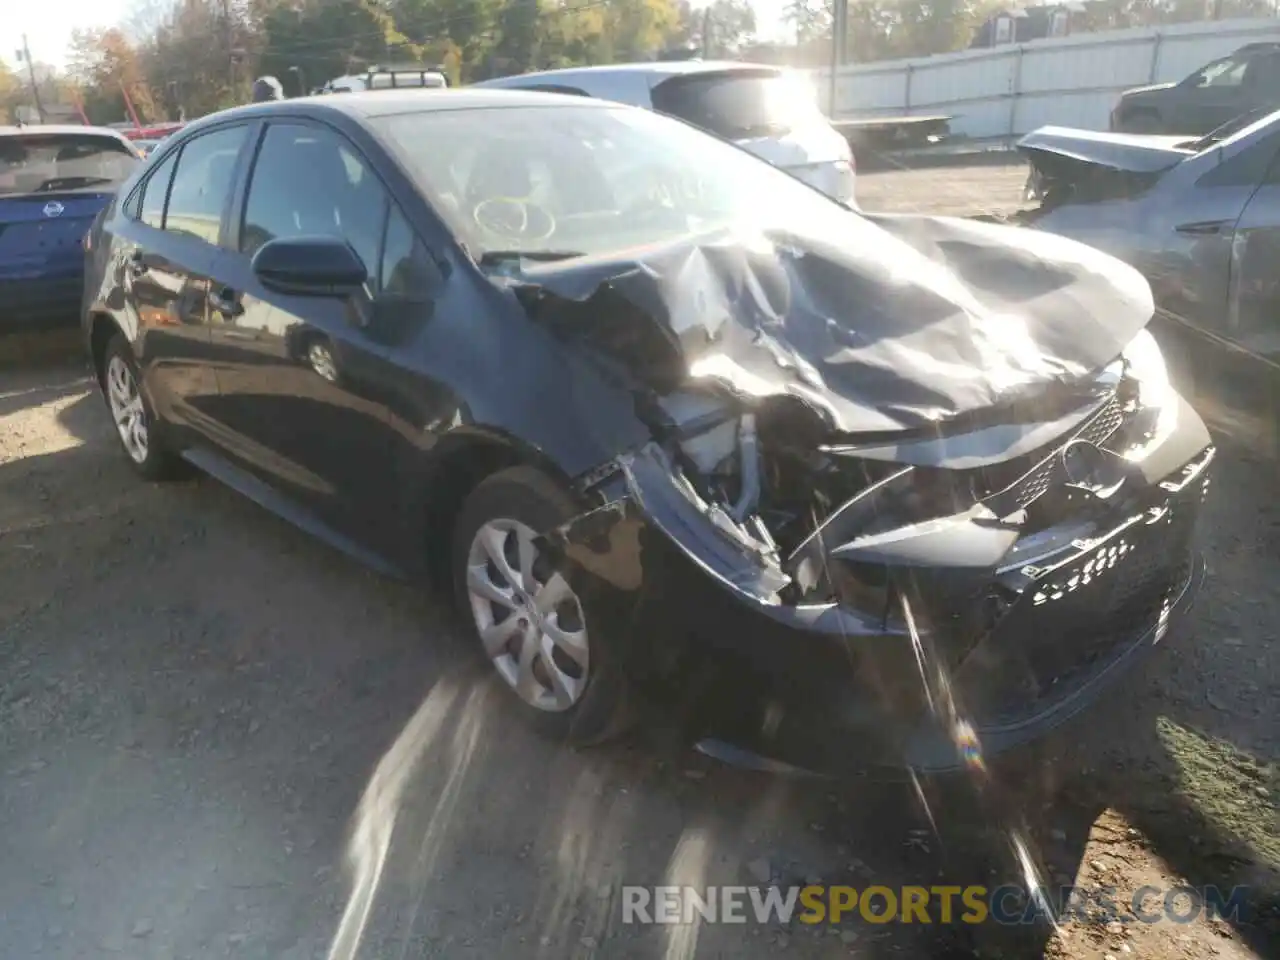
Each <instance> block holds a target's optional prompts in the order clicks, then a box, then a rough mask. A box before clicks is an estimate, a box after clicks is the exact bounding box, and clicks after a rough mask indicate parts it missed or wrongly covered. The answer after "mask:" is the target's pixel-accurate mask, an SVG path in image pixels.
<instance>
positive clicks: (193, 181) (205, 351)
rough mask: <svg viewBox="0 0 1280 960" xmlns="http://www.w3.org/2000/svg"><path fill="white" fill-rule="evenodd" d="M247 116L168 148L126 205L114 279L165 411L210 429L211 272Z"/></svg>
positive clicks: (213, 391) (213, 382) (147, 377)
mask: <svg viewBox="0 0 1280 960" xmlns="http://www.w3.org/2000/svg"><path fill="white" fill-rule="evenodd" d="M251 126H252V125H250V124H246V123H239V124H232V125H228V126H222V127H217V128H215V129H213V130H210V131H208V132H205V133H201V134H199V135H197V136H195V137H193V138H192V139H190V140H187V141H186V142H185V143H183V144H182V145H181V146H180V147H179V148H178V149H176V150H173V151H170V152H169V153H168V154H167V155H166V156H165V157H163V158H161V159H160V160H159V161H158V162H157V163H156V164H155V169H154V170H152V171H150V172H149V174H148V176H147V177H146V179H145V180H144V181H143V182H142V184H141V185H140V187H139V188H138V189H137V190H135V191H134V193H133V194H132V195H131V196H130V197H129V200H128V202H127V203H126V204H125V210H124V218H123V223H122V225H120V226H119V227H118V228H117V230H116V232H117V234H118V236H119V243H118V247H119V250H120V260H119V262H118V263H117V264H116V269H117V270H118V271H119V274H120V280H119V284H120V286H121V288H122V289H123V290H124V292H125V300H126V303H127V304H128V307H129V309H130V312H131V313H132V314H133V315H134V318H135V322H136V325H137V330H138V337H137V338H136V343H135V350H136V352H137V354H138V358H139V361H140V362H141V364H142V366H143V377H144V381H145V383H146V385H147V387H148V390H149V391H150V393H151V396H152V400H153V403H154V404H155V405H156V406H157V408H158V410H159V412H160V413H161V415H162V416H164V417H165V418H166V419H167V420H169V421H170V422H172V423H176V424H179V425H188V426H191V427H194V428H196V429H197V430H199V431H201V432H205V433H208V432H209V430H210V428H211V427H212V425H213V421H212V420H211V418H210V416H209V414H210V410H209V404H210V403H211V402H212V401H213V400H214V399H216V397H217V395H218V385H217V379H216V377H215V376H214V373H213V369H212V367H211V356H210V350H209V310H210V308H209V274H210V271H211V269H212V266H213V261H214V258H215V257H216V256H217V253H218V242H219V235H220V232H221V230H222V224H223V220H224V216H225V211H226V208H227V207H228V205H229V203H230V200H231V190H232V186H233V183H234V179H235V171H236V167H237V164H238V162H239V159H240V153H241V150H242V148H243V147H244V145H245V143H246V142H247V140H248V134H249V131H250V129H251Z"/></svg>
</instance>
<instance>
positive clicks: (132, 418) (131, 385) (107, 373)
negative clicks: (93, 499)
mask: <svg viewBox="0 0 1280 960" xmlns="http://www.w3.org/2000/svg"><path fill="white" fill-rule="evenodd" d="M141 380H142V378H141V377H140V375H139V373H138V365H137V363H136V362H135V361H134V359H133V351H132V350H131V349H130V348H129V344H128V343H127V342H126V341H125V339H124V337H123V336H122V335H121V334H118V333H117V334H116V335H115V336H114V337H112V338H111V341H110V343H108V344H107V349H106V351H105V352H104V354H103V360H102V393H103V396H104V397H105V398H106V401H107V409H108V410H109V411H110V412H111V420H112V422H113V424H114V425H115V428H116V437H117V439H118V440H119V441H120V448H121V450H123V451H124V455H125V457H126V458H127V459H128V461H129V465H130V466H132V467H133V469H134V470H135V471H137V472H138V473H139V474H140V475H141V476H142V477H144V478H145V479H147V480H166V479H169V478H171V477H173V476H176V475H178V474H179V473H180V472H181V470H180V461H179V460H178V458H177V457H176V456H174V455H173V454H172V453H170V452H169V450H168V449H166V448H165V447H164V445H163V443H162V441H161V438H160V437H159V436H158V435H157V433H156V429H155V426H156V417H155V413H154V412H153V411H152V409H151V405H150V404H149V403H148V402H147V398H146V397H145V396H144V395H143V393H142V389H141V387H140V386H139V384H140V383H141Z"/></svg>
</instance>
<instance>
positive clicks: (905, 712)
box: [549, 397, 1214, 776]
mask: <svg viewBox="0 0 1280 960" xmlns="http://www.w3.org/2000/svg"><path fill="white" fill-rule="evenodd" d="M1171 406H1172V408H1173V409H1172V412H1173V414H1175V416H1173V417H1172V418H1171V421H1170V422H1172V423H1173V424H1174V426H1173V427H1172V429H1171V430H1170V431H1169V432H1168V433H1167V435H1165V436H1163V437H1162V438H1161V440H1160V442H1159V443H1158V445H1155V446H1154V448H1153V449H1151V450H1149V451H1147V452H1145V453H1144V454H1143V455H1142V456H1141V457H1139V458H1136V459H1135V460H1134V461H1133V463H1132V464H1131V465H1130V467H1129V468H1128V474H1127V477H1126V480H1125V482H1124V484H1123V488H1122V490H1121V492H1120V493H1119V494H1116V495H1115V496H1114V497H1111V498H1110V499H1108V500H1106V502H1105V504H1102V502H1101V501H1098V502H1094V503H1092V504H1091V505H1090V507H1091V510H1090V518H1091V519H1090V522H1089V523H1088V524H1087V525H1085V528H1080V527H1079V526H1078V525H1074V526H1073V525H1071V524H1064V525H1062V526H1061V527H1060V528H1054V529H1051V530H1042V531H1038V532H1037V533H1036V534H1035V535H1028V536H1019V532H1018V531H1017V530H1016V529H1012V530H1011V529H1010V528H1009V526H1008V525H1007V524H1002V523H999V522H996V523H989V522H983V521H980V520H974V519H973V517H972V516H970V514H971V513H972V511H970V512H967V513H966V514H963V515H959V516H958V517H955V518H943V520H942V521H938V522H936V523H933V522H931V523H930V524H919V525H916V526H915V527H914V528H913V529H914V530H916V531H917V533H916V534H915V535H914V536H913V537H910V538H905V540H904V539H899V540H898V541H893V540H892V538H890V542H889V545H888V547H887V548H884V549H883V551H882V552H883V555H884V556H886V557H889V561H888V562H890V563H892V564H897V565H898V566H894V567H892V568H891V575H892V579H893V583H894V585H895V588H896V591H897V592H896V597H897V601H898V605H897V607H896V609H895V612H894V614H893V615H879V614H872V613H867V612H865V611H863V610H862V609H859V608H855V607H854V606H852V605H850V604H847V603H839V602H832V603H816V604H797V605H792V604H787V603H782V602H779V601H778V598H777V596H776V590H777V586H776V583H775V582H774V580H773V577H774V571H773V570H771V569H770V567H769V565H768V564H767V563H764V562H762V560H761V558H759V557H758V556H754V555H753V554H752V551H751V550H750V549H749V547H748V546H747V545H744V544H742V543H739V542H736V541H734V539H733V538H732V537H728V536H725V535H724V533H723V531H722V530H720V529H718V528H717V527H716V526H715V525H714V524H713V523H710V522H708V518H707V516H706V515H705V513H704V512H703V511H702V510H700V509H699V508H698V507H697V506H696V505H695V504H694V503H693V502H691V501H690V500H689V499H688V498H687V497H686V496H685V495H684V494H683V493H682V491H681V490H680V488H679V485H678V483H677V482H676V481H675V480H674V479H673V478H672V476H671V474H670V472H669V471H668V469H667V468H666V463H665V460H664V458H663V456H662V454H661V451H660V450H659V449H658V448H656V447H647V448H645V449H643V450H640V451H638V452H636V453H634V454H633V455H631V456H629V457H626V458H623V459H620V460H619V461H617V462H616V463H614V464H611V465H609V466H608V467H606V468H604V469H602V470H601V471H599V472H598V473H597V475H596V476H594V477H591V478H587V480H586V483H587V485H589V486H590V487H591V488H592V489H594V490H596V491H598V492H599V493H600V494H601V496H602V497H603V500H604V501H605V503H604V505H603V506H601V507H600V508H598V509H596V510H594V511H592V512H590V513H587V514H584V515H582V516H580V517H578V518H576V519H575V520H574V521H572V522H571V523H570V524H568V525H567V526H565V527H564V528H562V529H561V530H559V531H556V532H555V533H554V534H552V535H551V536H550V537H549V541H550V542H551V543H552V544H553V545H554V546H555V547H557V548H558V550H559V552H560V553H561V555H562V557H563V560H564V562H565V565H566V567H567V569H568V570H569V572H570V575H571V576H572V577H573V578H575V579H576V580H577V581H578V584H579V586H580V588H581V589H582V590H583V591H585V592H587V593H590V594H593V595H595V596H596V597H603V598H607V600H606V602H607V603H609V604H610V605H611V606H612V608H613V615H614V616H616V617H617V622H618V623H621V624H626V625H628V628H629V629H628V630H627V636H626V638H625V640H624V643H625V649H626V651H627V656H628V660H629V663H630V664H631V666H632V669H633V672H637V673H640V674H644V673H645V672H646V671H652V677H650V679H655V678H656V679H657V680H658V681H659V682H660V683H670V682H672V681H674V682H675V683H677V684H678V683H679V682H680V681H681V679H682V677H681V676H680V673H681V671H683V670H684V669H685V665H686V664H688V663H689V662H690V659H689V658H690V656H692V657H693V658H695V659H700V660H701V661H702V663H704V664H706V663H709V664H711V665H712V672H713V673H714V674H717V675H719V676H720V677H721V678H722V679H723V680H724V686H725V688H726V689H727V690H728V691H729V695H728V697H727V698H724V699H725V700H726V702H727V703H728V704H729V707H728V709H722V710H720V711H719V712H718V713H715V714H711V715H708V716H707V717H706V727H705V729H703V730H702V731H700V733H701V734H702V735H703V736H704V738H705V739H704V740H703V743H702V745H703V747H704V748H705V749H706V750H707V751H708V752H712V753H716V754H719V755H720V756H723V757H726V758H728V759H735V760H738V761H743V760H749V761H751V762H758V763H762V764H765V765H769V766H788V767H792V768H799V769H802V770H807V771H813V772H819V773H823V774H829V775H836V776H839V775H853V774H857V773H860V772H862V771H865V770H866V769H867V768H868V767H897V768H901V767H904V766H905V767H908V768H911V769H912V770H916V771H920V772H945V771H949V770H955V769H960V768H962V767H964V766H965V765H966V764H968V763H972V761H973V756H974V753H975V751H977V752H979V753H980V755H981V756H982V757H984V758H989V757H992V756H994V755H996V754H999V753H1002V752H1004V751H1006V750H1009V749H1011V748H1013V747H1017V746H1019V745H1022V744H1025V743H1028V742H1030V741H1033V740H1035V739H1037V738H1039V737H1040V736H1042V735H1043V734H1045V733H1047V732H1048V731H1049V730H1051V729H1053V728H1054V727H1056V726H1058V725H1060V724H1061V723H1063V722H1065V721H1066V720H1068V719H1069V718H1071V717H1072V716H1074V715H1075V714H1077V713H1078V712H1079V711H1080V710H1082V709H1083V708H1085V707H1086V706H1087V705H1088V704H1089V703H1091V702H1092V701H1093V700H1095V699H1096V698H1097V697H1098V696H1099V695H1100V694H1101V693H1102V691H1103V690H1104V689H1105V687H1106V686H1107V684H1108V683H1109V682H1110V681H1111V680H1113V679H1115V678H1116V677H1117V676H1118V675H1119V674H1120V673H1121V672H1122V668H1123V667H1124V666H1125V665H1126V664H1127V663H1129V662H1130V661H1132V660H1133V659H1134V658H1135V657H1136V656H1137V655H1138V654H1140V653H1141V652H1142V651H1144V650H1149V649H1150V648H1152V647H1154V646H1155V645H1156V644H1157V643H1159V642H1160V640H1161V639H1162V638H1164V637H1165V636H1166V635H1167V633H1168V632H1169V630H1170V629H1171V628H1172V627H1173V626H1174V625H1175V624H1176V623H1177V621H1178V620H1179V619H1180V618H1181V616H1182V615H1183V614H1184V613H1185V612H1186V610H1187V609H1188V608H1189V606H1190V604H1191V602H1192V600H1193V598H1194V596H1195V594H1196V592H1197V588H1198V586H1199V584H1200V580H1201V578H1202V575H1203V566H1202V563H1201V561H1200V559H1199V556H1198V554H1197V553H1196V550H1195V542H1194V541H1195V537H1194V533H1195V526H1196V520H1197V516H1198V513H1199V508H1200V504H1201V503H1202V501H1203V499H1204V497H1205V494H1206V491H1207V489H1208V485H1209V470H1208V468H1209V465H1210V463H1211V461H1212V459H1213V456H1214V449H1213V447H1212V445H1211V443H1210V438H1209V435H1208V432H1207V430H1206V429H1205V427H1204V425H1203V423H1202V422H1201V420H1200V419H1199V417H1198V416H1197V415H1196V414H1195V412H1194V411H1193V410H1192V409H1191V408H1190V406H1188V405H1187V404H1186V403H1185V402H1184V401H1182V400H1181V398H1177V397H1174V398H1172V400H1171ZM1064 449H1065V447H1064ZM1033 480H1034V482H1036V483H1042V484H1050V483H1060V482H1063V478H1062V477H1061V476H1057V475H1048V474H1046V475H1045V476H1043V477H1038V478H1033ZM1100 504H1101V505H1100ZM838 512H839V511H837V513H838ZM948 523H951V524H952V526H951V527H950V528H948ZM931 526H932V527H936V529H937V532H938V533H939V537H940V539H941V540H942V541H945V548H944V549H942V550H941V551H939V550H938V549H937V544H936V543H935V541H934V540H933V539H931V535H930V536H920V535H919V533H918V531H920V530H922V529H923V530H927V529H929V528H930V527H931ZM957 531H959V533H960V535H959V536H957ZM884 542H885V541H884V540H883V539H882V540H880V541H878V548H883V546H884ZM850 546H851V545H850V544H847V543H842V542H841V541H840V540H837V541H836V542H835V543H828V544H827V545H825V546H824V548H823V550H824V554H825V556H824V561H825V562H828V563H839V562H842V561H841V557H842V556H843V557H846V558H848V557H849V556H850V555H851V553H852V552H853V551H851V550H850ZM948 551H949V552H948ZM862 555H863V556H866V555H867V554H866V551H865V550H864V551H863V554H862ZM990 557H998V560H995V561H993V562H990V563H989V565H988V560H987V559H986V558H990ZM908 608H910V609H908ZM904 614H905V615H904ZM673 671H674V674H675V675H674V676H673ZM960 728H962V729H963V731H964V733H963V736H960V735H958V734H957V730H958V729H960Z"/></svg>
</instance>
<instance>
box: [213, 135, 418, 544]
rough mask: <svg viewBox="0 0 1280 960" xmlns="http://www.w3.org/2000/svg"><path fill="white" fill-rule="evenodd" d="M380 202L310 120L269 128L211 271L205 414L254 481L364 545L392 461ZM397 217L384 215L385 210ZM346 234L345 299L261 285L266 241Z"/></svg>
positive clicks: (393, 487) (382, 514)
mask: <svg viewBox="0 0 1280 960" xmlns="http://www.w3.org/2000/svg"><path fill="white" fill-rule="evenodd" d="M391 209H392V207H391V203H390V200H389V197H388V194H387V191H386V190H385V189H384V187H383V185H382V183H381V181H380V180H379V179H378V177H377V175H376V174H374V172H373V171H372V170H371V169H370V167H369V165H368V164H367V163H366V162H365V161H364V159H363V158H362V156H361V155H360V153H359V152H358V150H357V149H356V148H355V147H353V146H352V145H351V144H350V143H349V142H348V141H347V140H346V139H345V138H344V137H343V136H342V135H340V134H339V133H337V132H336V131H334V130H332V129H330V128H328V127H325V126H322V125H318V124H310V123H303V122H300V121H289V122H279V123H272V124H270V125H268V126H267V128H266V130H265V132H264V133H263V139H262V143H261V145H260V148H259V150H258V155H257V159H256V161H255V163H254V166H253V169H252V170H251V171H250V173H249V182H248V186H247V189H246V191H245V199H244V211H243V217H242V219H241V223H240V225H239V227H238V229H237V231H236V234H237V236H236V237H235V241H234V246H235V249H234V250H231V251H227V252H226V253H225V254H224V255H222V256H221V257H220V258H219V260H218V262H217V264H216V265H215V270H214V282H213V287H212V290H211V298H210V303H211V304H212V309H213V311H214V317H213V320H212V323H211V331H212V332H211V340H212V344H213V349H214V352H215V356H216V362H217V366H216V369H217V373H218V385H219V393H220V396H219V400H218V418H219V420H220V422H221V424H222V425H223V426H224V427H225V428H226V430H227V433H228V437H229V449H230V450H231V452H232V453H233V454H234V456H235V457H236V458H237V459H238V460H239V461H240V463H241V465H243V466H246V467H248V468H249V469H250V470H251V471H253V472H254V473H255V474H256V475H257V476H258V477H259V478H260V479H262V480H264V481H266V482H267V483H268V484H270V485H271V486H273V487H275V488H276V489H277V490H279V491H280V492H282V493H284V494H285V495H287V496H288V497H290V498H291V499H293V500H295V501H297V502H299V503H301V504H303V505H305V506H307V507H309V508H311V509H312V510H313V512H315V513H316V514H318V515H319V516H320V518H321V519H322V520H324V521H325V522H326V523H328V524H329V525H331V526H333V527H334V528H336V529H337V530H339V531H340V532H342V533H344V534H345V535H347V536H350V537H353V538H354V539H356V540H358V541H360V542H362V543H365V544H368V545H373V546H376V547H382V546H385V545H387V544H389V543H393V542H394V540H395V535H396V533H397V532H398V531H396V529H395V527H396V518H397V516H398V515H399V509H400V504H399V503H398V502H397V500H396V496H397V493H398V487H399V484H398V482H397V480H398V477H399V470H400V465H401V463H402V457H403V456H404V455H405V454H406V452H407V450H408V448H409V447H411V446H412V442H413V437H412V436H411V435H407V431H406V430H404V429H402V427H403V426H404V425H403V424H402V423H401V421H400V419H399V418H398V417H397V415H396V414H395V412H394V411H395V410H396V409H397V406H398V405H397V403H396V401H395V394H396V390H397V388H398V385H399V383H400V377H401V374H400V373H399V371H398V369H397V366H396V365H395V364H394V363H393V362H392V361H391V356H392V352H393V349H394V347H395V344H394V343H387V342H383V341H381V340H380V339H379V337H378V331H377V330H376V329H375V328H374V327H372V326H371V325H370V321H371V318H372V311H373V310H374V303H375V300H376V298H377V295H378V292H379V286H380V278H379V273H380V263H381V258H380V251H381V250H382V248H383V246H384V233H385V231H386V225H387V219H388V212H389V211H390V210H391ZM398 216H399V215H398V213H397V217H398ZM316 235H326V236H335V237H339V238H341V239H344V240H346V241H347V242H348V243H349V244H350V245H351V247H352V248H353V249H354V250H355V251H356V253H357V254H358V255H359V257H360V259H361V260H362V261H363V262H364V264H365V268H366V270H367V271H368V280H367V282H366V285H365V289H364V291H363V293H362V294H361V295H359V296H357V297H355V298H341V297H329V296H295V295H290V294H282V293H278V292H275V291H272V290H270V289H268V288H266V287H264V286H263V285H262V284H261V283H260V282H259V281H258V279H257V278H256V277H255V276H254V273H253V270H252V257H253V254H254V253H255V252H256V251H257V250H258V248H259V247H261V246H262V245H263V244H264V243H266V242H268V241H270V240H276V239H288V238H291V237H300V236H316Z"/></svg>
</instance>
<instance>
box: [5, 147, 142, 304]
mask: <svg viewBox="0 0 1280 960" xmlns="http://www.w3.org/2000/svg"><path fill="white" fill-rule="evenodd" d="M138 162H139V160H138V156H137V154H136V153H134V152H132V151H131V148H130V147H129V146H128V145H127V144H125V143H124V142H123V141H121V140H119V139H117V138H115V137H109V136H104V135H102V134H93V133H54V134H49V133H40V132H35V133H15V134H7V135H4V136H0V279H11V280H28V281H30V280H41V279H43V280H48V281H50V282H52V283H56V282H59V281H70V282H75V281H76V280H78V279H79V277H80V276H81V272H82V270H83V265H84V260H83V250H82V248H81V246H80V243H81V240H83V238H84V235H85V233H86V232H88V229H89V226H90V224H92V223H93V218H94V217H96V216H97V215H98V213H99V212H100V211H101V210H102V209H103V207H105V206H106V205H107V204H108V203H110V201H111V197H112V196H113V195H114V193H115V187H116V185H117V184H119V183H120V182H121V181H123V180H124V179H125V178H127V177H128V176H129V174H130V173H132V172H133V170H134V168H135V167H136V166H137V164H138Z"/></svg>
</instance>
